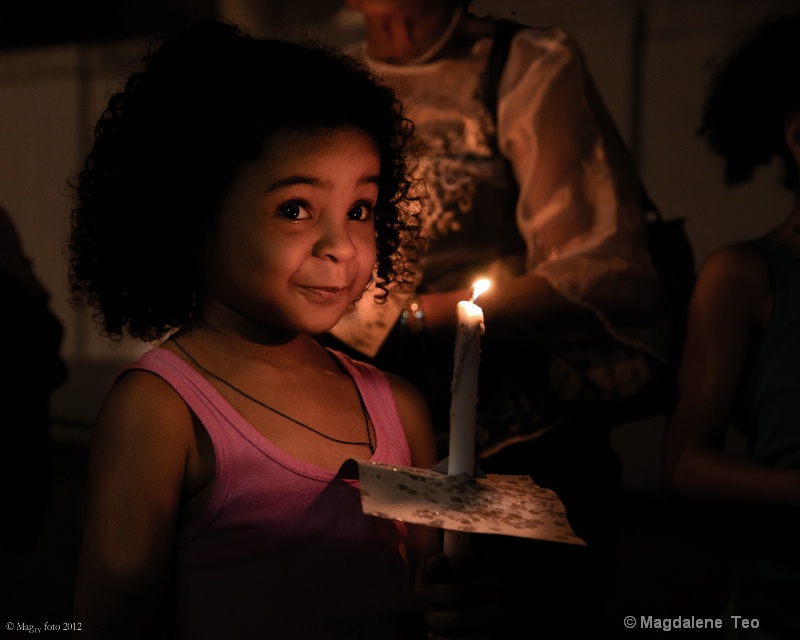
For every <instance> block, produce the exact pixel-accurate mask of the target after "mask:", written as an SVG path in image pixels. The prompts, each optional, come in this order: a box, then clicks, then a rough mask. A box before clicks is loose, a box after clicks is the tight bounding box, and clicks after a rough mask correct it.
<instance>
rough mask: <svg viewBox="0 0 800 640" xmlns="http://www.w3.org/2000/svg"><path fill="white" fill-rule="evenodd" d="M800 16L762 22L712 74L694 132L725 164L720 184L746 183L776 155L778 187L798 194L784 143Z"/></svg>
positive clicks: (798, 104)
mask: <svg viewBox="0 0 800 640" xmlns="http://www.w3.org/2000/svg"><path fill="white" fill-rule="evenodd" d="M798 60H800V14H793V15H783V16H778V17H775V18H772V19H769V20H767V21H765V22H763V23H761V24H760V25H759V26H758V27H757V28H756V29H755V30H753V31H752V33H750V34H749V36H748V37H747V39H745V40H743V41H742V43H741V44H740V45H739V46H738V48H736V49H735V50H734V51H733V52H732V53H731V54H730V56H729V57H728V58H727V59H726V60H725V61H724V63H723V64H721V65H720V66H719V67H718V68H717V69H716V70H715V72H714V75H713V76H712V79H711V82H710V84H709V92H708V96H707V98H706V101H705V103H704V105H703V111H702V117H701V121H700V126H699V128H698V130H697V134H698V135H699V136H700V137H701V138H704V139H705V140H706V142H707V143H708V144H709V146H710V147H711V148H712V149H713V150H714V151H715V152H716V153H717V154H719V155H720V156H721V157H722V158H723V160H724V162H725V174H724V175H725V183H726V184H729V185H733V184H740V183H743V182H747V181H749V180H751V179H752V178H753V174H754V172H755V170H756V169H757V168H758V167H759V166H761V165H766V164H769V163H770V162H771V161H772V159H773V158H774V157H775V156H778V157H780V158H781V160H782V162H783V168H784V175H783V179H782V184H783V186H784V187H786V188H787V189H789V190H792V191H797V189H798V180H797V167H796V166H795V161H794V158H793V157H792V155H791V153H790V151H789V149H788V147H787V146H786V142H785V140H784V124H785V122H786V116H787V115H788V114H790V113H791V112H792V111H798V110H800V83H798V81H797V80H798V78H797V73H796V66H797V61H798Z"/></svg>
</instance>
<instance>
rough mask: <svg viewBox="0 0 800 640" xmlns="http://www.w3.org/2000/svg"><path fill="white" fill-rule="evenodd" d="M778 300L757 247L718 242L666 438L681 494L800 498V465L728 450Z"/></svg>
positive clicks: (700, 293) (668, 465) (696, 300)
mask: <svg viewBox="0 0 800 640" xmlns="http://www.w3.org/2000/svg"><path fill="white" fill-rule="evenodd" d="M771 303H772V297H771V292H770V284H769V276H768V274H767V271H766V267H765V266H764V263H763V261H762V260H761V258H760V256H759V255H758V254H757V253H756V251H755V250H754V249H753V248H752V247H749V246H746V245H741V244H739V245H730V246H727V247H723V248H721V249H718V250H717V251H715V252H713V253H712V254H711V255H710V256H709V258H708V259H707V260H706V262H705V264H704V265H703V267H702V269H701V271H700V273H699V275H698V281H697V285H696V288H695V291H694V294H693V296H692V301H691V305H690V309H689V317H688V324H687V335H686V343H685V348H684V352H683V357H682V360H681V365H680V369H679V374H678V383H679V397H678V403H677V406H676V408H675V411H674V413H673V414H672V416H671V418H670V420H669V424H668V426H667V430H666V432H665V438H664V470H665V473H666V480H667V483H668V485H669V486H670V487H671V488H672V489H674V490H675V491H676V492H678V493H680V494H682V495H685V496H690V497H694V498H700V499H710V500H722V501H737V502H740V503H741V502H749V503H752V504H764V505H766V504H774V505H779V504H780V505H795V506H797V505H800V471H796V470H788V469H778V468H773V467H767V466H764V465H761V464H757V463H755V462H752V461H749V460H746V459H743V458H741V457H738V456H735V455H733V454H730V453H727V452H725V451H724V444H725V434H726V431H727V428H728V426H729V424H730V423H731V419H732V417H733V416H732V411H733V407H734V400H735V397H736V393H737V390H738V385H739V383H740V380H741V378H742V375H743V372H744V366H745V359H746V356H747V354H748V348H749V346H750V345H751V344H752V342H753V339H754V338H755V337H757V336H758V334H759V332H760V331H761V329H762V327H763V326H764V324H765V320H766V318H767V317H768V316H769V313H770V310H771Z"/></svg>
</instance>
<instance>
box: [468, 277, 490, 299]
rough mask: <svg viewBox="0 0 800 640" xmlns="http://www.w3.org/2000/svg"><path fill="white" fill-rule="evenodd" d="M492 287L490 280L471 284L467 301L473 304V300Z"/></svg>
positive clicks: (483, 279) (481, 280) (484, 279)
mask: <svg viewBox="0 0 800 640" xmlns="http://www.w3.org/2000/svg"><path fill="white" fill-rule="evenodd" d="M490 286H492V282H491V280H487V279H486V278H482V279H480V280H478V281H476V282H474V283H473V284H472V291H471V292H470V296H469V301H470V302H475V299H476V298H477V297H478V296H479V295H481V294H482V293H483V292H485V291H486V290H487V289H488V288H489V287H490Z"/></svg>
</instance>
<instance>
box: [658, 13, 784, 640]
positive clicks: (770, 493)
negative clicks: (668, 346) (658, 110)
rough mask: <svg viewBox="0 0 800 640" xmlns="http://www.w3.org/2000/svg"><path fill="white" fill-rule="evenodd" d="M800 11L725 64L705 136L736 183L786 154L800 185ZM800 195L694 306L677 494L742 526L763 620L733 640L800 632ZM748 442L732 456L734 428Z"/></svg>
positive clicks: (672, 430)
mask: <svg viewBox="0 0 800 640" xmlns="http://www.w3.org/2000/svg"><path fill="white" fill-rule="evenodd" d="M798 59H800V15H794V16H789V17H785V18H779V19H775V20H770V21H768V22H765V23H763V24H762V25H759V27H758V28H757V29H755V30H754V32H753V33H752V34H751V35H750V37H749V38H748V39H746V40H744V41H743V42H742V43H741V45H740V46H739V47H738V48H737V49H736V50H735V51H734V52H733V53H732V54H731V55H730V57H729V58H728V59H727V60H726V61H725V62H724V63H723V64H722V65H721V66H720V67H719V68H718V70H717V72H716V74H715V76H714V77H713V79H712V83H711V85H710V91H709V94H708V97H707V99H706V102H705V105H704V108H703V114H702V121H701V125H700V129H699V134H700V135H701V136H702V137H703V138H704V139H705V140H706V141H707V142H708V144H709V145H710V147H711V148H712V149H713V150H714V152H715V153H717V154H719V155H720V156H721V158H722V159H723V161H724V167H725V183H726V184H728V185H736V184H740V183H744V182H748V181H749V180H751V179H752V177H753V175H754V172H755V170H756V169H757V168H758V167H760V166H762V165H767V164H769V163H770V162H771V161H772V160H773V159H775V158H777V159H780V161H781V163H782V166H783V168H784V171H785V174H784V177H783V187H785V188H786V189H788V190H790V191H793V192H795V193H797V192H798V184H800V170H799V169H798V167H800V85H798V83H797V81H796V79H795V78H794V77H793V76H791V75H790V73H789V71H790V69H792V68H793V65H795V64H796V61H797V60H798ZM798 416H800V198H798V197H797V196H796V197H795V202H794V204H793V206H792V208H791V210H790V211H789V213H788V215H787V216H786V218H785V219H784V220H783V221H782V222H781V223H780V224H778V225H777V226H776V227H775V228H772V229H770V230H768V231H767V232H766V233H765V234H764V235H762V236H759V237H757V238H754V239H752V240H747V241H742V242H734V243H730V244H727V245H724V246H721V247H719V248H717V249H716V250H714V251H712V252H711V253H710V255H709V256H708V258H706V260H705V262H704V264H703V266H702V268H701V270H700V272H699V274H698V281H697V286H696V290H695V293H694V295H693V297H692V301H691V305H690V309H689V320H688V328H687V334H686V349H685V352H684V354H683V358H682V360H681V364H680V370H679V396H678V402H677V406H676V407H675V411H674V413H673V416H672V419H671V420H670V422H669V424H668V429H667V432H666V438H665V443H664V456H665V470H666V476H667V480H668V482H669V485H670V486H671V488H672V489H673V490H674V491H676V492H677V493H678V494H680V495H683V496H687V497H691V498H698V499H704V500H714V501H722V502H724V503H728V504H734V505H736V506H737V509H736V512H735V514H736V518H737V520H736V523H735V524H736V530H737V531H743V532H744V534H743V537H742V538H741V540H740V541H739V542H740V543H741V545H742V546H741V553H740V557H739V558H738V562H737V572H736V578H735V582H734V588H733V594H732V598H731V601H730V606H731V614H732V615H733V614H737V615H741V616H744V617H745V618H747V619H756V620H758V621H759V627H758V629H757V630H752V629H742V628H739V629H738V630H733V635H732V636H730V637H732V638H737V639H742V638H748V639H750V638H758V639H764V638H771V639H777V638H782V639H785V638H798V637H800V613H798V609H797V603H798V602H800V547H799V546H798V540H800V526H798V523H800V517H798V516H799V514H798V507H800V423H798ZM732 426H735V427H737V428H739V429H741V430H742V431H743V433H744V435H745V437H746V440H747V444H748V456H747V457H746V458H742V457H740V456H737V455H735V454H733V453H731V452H729V451H726V450H725V449H724V443H725V435H726V433H727V431H728V430H729V428H730V427H732Z"/></svg>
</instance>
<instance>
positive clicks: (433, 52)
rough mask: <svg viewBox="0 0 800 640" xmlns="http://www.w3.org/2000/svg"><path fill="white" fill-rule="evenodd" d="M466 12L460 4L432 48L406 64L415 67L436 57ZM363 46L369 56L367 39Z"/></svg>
mask: <svg viewBox="0 0 800 640" xmlns="http://www.w3.org/2000/svg"><path fill="white" fill-rule="evenodd" d="M463 13H464V8H463V7H462V6H461V5H460V4H459V5H458V6H457V7H456V9H455V11H453V16H452V17H451V18H450V22H449V23H448V25H447V27H446V28H445V30H444V32H442V35H441V36H439V39H438V40H437V41H436V42H434V43H433V46H431V48H430V49H428V50H427V51H425V52H424V53H422V54H420V55H418V56H417V57H416V58H414V59H413V60H409V61H408V62H406V63H405V66H409V67H413V66H416V65H420V64H425V63H426V62H429V61H430V60H432V59H433V58H435V57H436V56H437V55H439V53H440V52H441V50H442V49H444V48H445V46H446V45H447V43H448V42H450V38H452V37H453V34H454V33H455V31H456V27H458V23H459V22H461V16H462V14H463ZM361 48H362V50H363V52H364V53H365V54H366V55H367V57H369V51H367V41H366V40H362V42H361Z"/></svg>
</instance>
